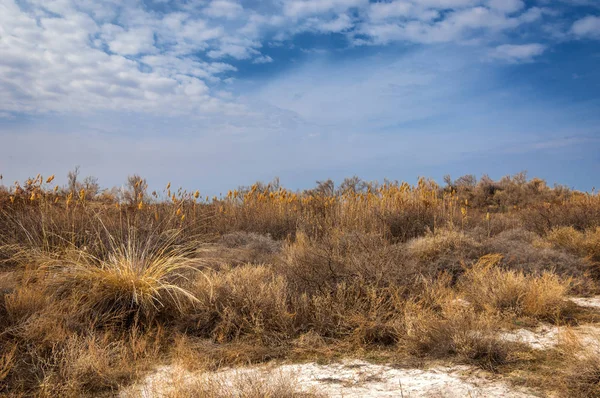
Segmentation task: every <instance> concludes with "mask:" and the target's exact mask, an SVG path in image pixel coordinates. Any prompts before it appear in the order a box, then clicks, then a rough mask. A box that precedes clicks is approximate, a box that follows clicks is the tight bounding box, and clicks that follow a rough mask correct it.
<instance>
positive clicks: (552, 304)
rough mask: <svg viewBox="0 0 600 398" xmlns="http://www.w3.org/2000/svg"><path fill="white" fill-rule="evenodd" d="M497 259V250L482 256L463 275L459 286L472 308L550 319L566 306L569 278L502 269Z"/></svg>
mask: <svg viewBox="0 0 600 398" xmlns="http://www.w3.org/2000/svg"><path fill="white" fill-rule="evenodd" d="M501 260H502V256H501V255H498V254H494V255H487V256H484V257H482V258H481V259H480V260H479V261H478V262H477V263H476V264H474V265H473V266H472V267H471V268H469V269H467V270H466V272H465V274H464V275H463V277H462V280H461V283H460V288H461V290H462V292H463V293H464V294H465V298H466V299H467V300H468V301H469V302H470V303H471V304H472V305H474V306H475V308H476V309H478V310H485V311H488V312H492V313H493V312H500V313H502V312H510V313H512V314H514V315H516V316H527V317H533V318H536V319H545V320H552V319H554V318H556V317H558V316H559V315H561V313H562V312H563V311H564V310H565V309H566V308H567V302H566V301H565V298H566V294H567V292H568V291H569V285H570V280H562V279H560V278H559V277H558V276H556V275H555V274H552V273H547V272H545V273H543V274H542V275H540V276H532V275H529V276H527V275H525V274H523V273H522V272H518V271H514V270H503V269H501V268H499V264H500V262H501Z"/></svg>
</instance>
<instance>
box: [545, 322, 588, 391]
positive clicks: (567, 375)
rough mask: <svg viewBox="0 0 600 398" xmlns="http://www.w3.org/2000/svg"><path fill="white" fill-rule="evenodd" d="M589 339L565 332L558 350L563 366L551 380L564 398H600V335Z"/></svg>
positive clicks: (554, 373)
mask: <svg viewBox="0 0 600 398" xmlns="http://www.w3.org/2000/svg"><path fill="white" fill-rule="evenodd" d="M588 339H589V337H588V338H586V341H583V340H582V339H581V338H579V337H578V336H577V335H576V334H574V333H566V334H565V336H563V339H562V340H561V342H560V344H559V345H558V347H557V348H558V350H557V351H558V352H557V353H558V355H559V360H560V364H561V367H560V369H558V370H559V371H558V372H556V371H554V372H553V374H552V377H553V379H554V380H553V381H554V382H555V383H556V384H557V386H558V389H559V391H560V392H561V393H562V395H563V396H565V397H582V398H598V397H600V351H599V348H600V336H599V335H596V336H594V341H589V340H588Z"/></svg>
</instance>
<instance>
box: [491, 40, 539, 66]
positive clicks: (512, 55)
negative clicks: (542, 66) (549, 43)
mask: <svg viewBox="0 0 600 398" xmlns="http://www.w3.org/2000/svg"><path fill="white" fill-rule="evenodd" d="M546 48H547V47H546V46H545V45H543V44H539V43H530V44H503V45H501V46H498V47H496V48H495V49H493V50H492V51H490V57H491V58H492V59H497V60H502V61H506V62H511V63H519V62H531V61H533V60H534V59H535V57H538V56H540V55H542V54H543V53H544V51H546Z"/></svg>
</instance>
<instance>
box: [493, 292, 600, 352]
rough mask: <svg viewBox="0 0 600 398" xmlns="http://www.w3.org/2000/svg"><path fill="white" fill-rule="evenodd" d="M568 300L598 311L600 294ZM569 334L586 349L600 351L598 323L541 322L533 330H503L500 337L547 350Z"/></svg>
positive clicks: (599, 327)
mask: <svg viewBox="0 0 600 398" xmlns="http://www.w3.org/2000/svg"><path fill="white" fill-rule="evenodd" d="M569 300H571V301H572V302H574V303H575V304H577V305H579V306H581V307H587V308H590V309H592V310H598V311H600V296H597V297H571V298H569ZM569 334H570V335H571V336H573V335H574V336H575V337H577V338H578V340H579V342H580V343H581V344H582V346H584V347H585V348H586V350H589V351H596V352H600V325H597V324H596V325H581V326H575V327H561V326H555V325H548V324H542V325H540V326H538V327H537V328H535V329H533V330H530V329H517V330H513V331H510V332H505V333H502V334H501V337H502V338H504V339H505V340H507V341H514V342H520V343H524V344H527V345H529V346H530V347H531V348H533V349H536V350H547V349H551V348H554V347H556V346H557V345H558V344H559V343H560V342H561V340H562V339H565V338H567V335H569ZM569 337H570V336H569Z"/></svg>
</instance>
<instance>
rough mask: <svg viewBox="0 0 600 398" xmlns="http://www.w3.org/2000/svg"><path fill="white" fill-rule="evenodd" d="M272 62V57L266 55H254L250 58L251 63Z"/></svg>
mask: <svg viewBox="0 0 600 398" xmlns="http://www.w3.org/2000/svg"><path fill="white" fill-rule="evenodd" d="M271 62H273V58H271V57H269V56H268V55H261V56H260V57H256V58H254V59H253V60H252V63H253V64H268V63H271Z"/></svg>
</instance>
